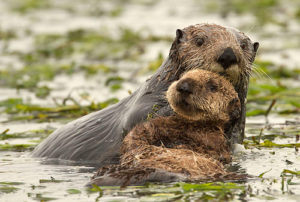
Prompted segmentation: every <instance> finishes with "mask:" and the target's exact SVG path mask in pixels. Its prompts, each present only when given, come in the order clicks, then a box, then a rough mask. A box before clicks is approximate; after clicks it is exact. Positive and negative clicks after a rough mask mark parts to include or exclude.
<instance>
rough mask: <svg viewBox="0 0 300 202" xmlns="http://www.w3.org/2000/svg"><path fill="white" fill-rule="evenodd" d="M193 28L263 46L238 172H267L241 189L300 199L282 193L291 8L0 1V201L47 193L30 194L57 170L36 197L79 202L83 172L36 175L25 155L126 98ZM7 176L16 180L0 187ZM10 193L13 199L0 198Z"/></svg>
mask: <svg viewBox="0 0 300 202" xmlns="http://www.w3.org/2000/svg"><path fill="white" fill-rule="evenodd" d="M198 23H215V24H220V25H223V26H229V27H235V28H237V29H239V30H241V31H242V32H244V33H246V34H247V35H248V36H249V37H250V38H251V39H252V41H258V42H259V43H260V48H259V50H258V55H257V59H256V61H255V64H254V67H253V73H252V78H251V81H250V88H249V94H248V104H247V123H248V124H247V128H246V135H247V137H246V139H245V142H244V145H242V147H243V148H244V149H246V151H244V153H246V154H247V155H245V154H243V155H244V156H243V155H242V156H239V157H237V159H236V165H237V166H236V167H238V168H237V169H242V170H243V169H244V170H245V171H246V172H247V173H250V174H252V175H254V176H259V175H260V174H262V175H261V178H263V177H262V176H263V175H264V172H265V171H268V170H269V172H267V173H266V175H264V176H267V177H268V178H266V179H264V182H252V183H253V184H254V185H253V184H251V183H248V184H246V185H245V186H254V188H252V189H254V190H256V191H257V190H258V194H257V195H258V197H256V198H255V200H262V199H263V200H264V199H267V198H268V197H273V198H274V199H278V200H282V199H284V200H286V199H289V200H294V197H295V192H296V191H298V195H297V194H296V196H299V192H300V188H299V185H298V186H297V185H294V186H290V188H288V187H289V186H288V185H290V184H292V182H293V183H294V184H297V183H299V179H298V178H297V176H299V175H300V174H299V167H300V159H299V154H298V153H297V152H298V147H299V146H300V145H299V142H298V141H299V134H300V119H299V114H300V65H299V64H300V1H299V0H285V1H284V0H254V1H246V0H211V1H204V0H203V1H200V0H185V1H180V0H153V1H151V0H114V1H111V0H1V1H0V154H2V155H3V156H5V158H3V159H1V158H0V164H2V165H3V166H2V168H0V198H1V196H2V197H4V199H5V200H7V201H10V199H11V197H17V198H18V197H19V198H20V199H24V198H26V197H29V199H37V200H42V199H43V197H42V196H43V195H44V193H43V194H41V195H38V194H40V190H35V191H33V190H32V189H30V188H28V187H29V185H34V186H39V185H40V184H41V181H38V179H39V180H40V179H41V177H40V176H43V177H44V178H47V179H50V176H53V175H54V174H53V170H52V172H51V169H54V170H56V175H58V176H59V177H60V178H62V179H67V178H68V179H71V182H63V183H62V186H54V185H52V184H51V183H50V184H49V185H48V184H47V186H46V187H47V188H46V190H44V191H46V192H50V193H55V194H56V195H57V196H56V197H57V198H58V199H59V198H61V197H62V196H64V194H65V193H68V194H70V193H71V194H70V196H69V195H68V197H67V199H66V200H70V201H71V200H74V199H76V200H79V198H81V199H82V200H83V201H85V200H86V199H87V198H86V197H87V196H88V194H83V193H85V192H84V191H83V190H82V189H83V187H82V185H83V184H84V183H85V182H87V181H88V179H89V177H90V176H91V173H89V172H87V171H86V170H85V171H84V172H83V173H84V174H82V175H77V173H78V172H81V171H79V170H78V167H72V166H71V167H68V169H70V170H69V175H68V174H66V172H65V168H64V167H59V166H56V167H51V169H49V165H43V166H44V167H43V166H42V167H41V166H40V164H39V163H40V162H38V161H36V160H32V159H30V158H29V157H28V155H29V153H30V151H31V150H32V149H33V148H34V146H35V145H36V144H38V143H39V142H40V141H42V140H43V139H44V138H45V137H46V136H47V135H49V134H50V133H51V132H52V131H53V130H55V129H56V128H58V127H59V126H61V125H64V124H65V123H67V122H68V121H70V120H73V119H75V118H78V117H81V116H83V115H85V114H88V113H90V112H92V111H96V110H100V109H103V108H104V107H106V106H108V105H110V104H113V103H116V102H118V101H119V100H120V99H122V98H124V97H126V96H128V95H129V94H131V93H132V92H133V91H134V90H136V89H137V88H138V87H139V85H140V84H141V83H142V82H144V81H145V80H146V79H147V78H149V77H150V76H151V75H152V74H153V73H154V72H155V71H156V69H157V68H158V67H159V66H160V65H161V63H162V62H163V60H164V59H165V58H166V57H167V56H168V53H169V49H170V46H171V42H172V41H173V39H174V37H175V31H176V29H178V28H184V27H187V26H189V25H192V24H198ZM275 154H276V155H275ZM275 156H276V157H277V158H276V157H275ZM20 157H22V158H20ZM254 160H255V162H256V163H255V164H253V161H254ZM24 168H27V169H25V170H26V171H25V172H26V175H28V176H30V177H28V179H27V178H26V179H24V177H23V176H24ZM80 169H83V168H81V167H80ZM285 169H289V170H290V171H291V170H292V171H293V172H296V174H295V173H293V172H292V174H291V172H288V171H284V170H285ZM12 170H13V171H12ZM297 172H298V174H297ZM1 173H2V174H1ZM17 173H19V174H17ZM41 173H43V175H42V174H41ZM74 173H75V174H76V175H77V177H74V175H75V174H74ZM7 175H11V176H14V177H13V178H12V179H11V181H13V182H19V181H21V182H20V183H21V184H18V183H17V184H5V183H6V182H7V181H8V179H4V178H5V177H6V176H7ZM286 175H287V176H286ZM282 176H283V177H282ZM293 177H294V180H295V179H297V180H298V181H296V182H294V181H292V180H290V179H291V178H293ZM2 178H3V179H2ZM51 179H52V178H51ZM280 180H281V181H280ZM50 181H51V180H50ZM275 181H276V182H275ZM279 181H280V182H281V183H279ZM1 182H2V183H1ZM9 182H10V181H9ZM46 182H47V181H46ZM266 182H267V183H266ZM288 182H289V183H290V184H288ZM74 183H75V184H77V185H76V186H77V189H75V190H77V191H79V192H80V193H78V192H77V195H76V194H75V198H74V195H72V189H73V187H72V186H73V184H74ZM285 183H286V184H285ZM7 187H11V188H12V189H11V192H10V191H8V193H7V194H5V195H1V192H2V193H6V192H3V190H7ZM61 187H67V188H61ZM13 188H15V189H13ZM66 189H67V190H71V191H69V192H68V191H66ZM1 190H2V191H1ZM20 190H23V191H20ZM270 190H271V191H270ZM272 190H273V191H272ZM274 190H275V191H274ZM73 192H76V191H74V190H73ZM129 192H130V191H129ZM261 192H264V194H260V193H261ZM265 192H267V193H265ZM29 193H30V194H29ZM284 193H288V195H284ZM55 194H54V195H55ZM218 194H220V193H218ZM251 194H252V192H251V193H250V192H249V193H248V192H247V193H246V195H245V197H246V198H247V197H252V196H251ZM117 195H118V194H117ZM201 196H202V195H201ZM236 196H237V195H236V194H233V195H232V197H233V198H234V197H236ZM78 197H79V198H78ZM199 197H200V196H199ZM264 197H265V198H264ZM50 198H51V197H50ZM54 198H55V197H54ZM125 198H126V197H125ZM295 198H296V197H295ZM150 199H153V198H150Z"/></svg>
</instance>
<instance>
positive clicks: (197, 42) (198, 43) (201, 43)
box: [195, 38, 204, 47]
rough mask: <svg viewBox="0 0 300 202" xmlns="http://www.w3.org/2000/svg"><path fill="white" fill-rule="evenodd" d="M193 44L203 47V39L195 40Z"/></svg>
mask: <svg viewBox="0 0 300 202" xmlns="http://www.w3.org/2000/svg"><path fill="white" fill-rule="evenodd" d="M195 42H196V45H197V46H199V47H200V46H202V45H203V43H204V39H203V38H197V39H196V41H195Z"/></svg>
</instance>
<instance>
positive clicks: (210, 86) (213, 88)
mask: <svg viewBox="0 0 300 202" xmlns="http://www.w3.org/2000/svg"><path fill="white" fill-rule="evenodd" d="M207 89H209V90H210V91H211V92H216V91H217V90H218V86H217V84H216V83H215V81H213V80H209V81H208V82H207Z"/></svg>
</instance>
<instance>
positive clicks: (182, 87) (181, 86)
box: [176, 80, 192, 94]
mask: <svg viewBox="0 0 300 202" xmlns="http://www.w3.org/2000/svg"><path fill="white" fill-rule="evenodd" d="M176 90H177V91H178V92H180V93H184V94H191V93H192V88H191V85H190V84H189V82H188V81H184V80H183V81H181V82H179V83H178V84H177V85H176Z"/></svg>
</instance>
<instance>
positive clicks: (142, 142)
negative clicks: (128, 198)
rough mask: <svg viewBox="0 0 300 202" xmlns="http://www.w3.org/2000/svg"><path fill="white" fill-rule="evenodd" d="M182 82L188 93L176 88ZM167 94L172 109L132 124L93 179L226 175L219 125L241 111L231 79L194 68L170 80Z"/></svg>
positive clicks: (114, 181) (117, 181)
mask: <svg viewBox="0 0 300 202" xmlns="http://www.w3.org/2000/svg"><path fill="white" fill-rule="evenodd" d="M183 82H188V83H189V90H190V91H189V93H188V94H183V93H184V92H179V91H178V89H177V88H178V86H179V85H181V83H183ZM208 85H211V86H210V87H209V86H208ZM166 97H167V99H168V101H169V103H170V105H171V107H172V109H173V110H174V111H175V112H176V115H175V116H169V117H157V118H154V119H152V120H150V121H148V122H144V123H143V124H139V125H137V126H136V127H135V128H134V129H133V130H132V131H131V132H130V133H129V134H128V135H127V136H126V137H125V139H124V141H123V144H122V147H121V154H122V156H121V163H120V165H118V166H110V167H104V168H100V169H99V171H98V173H97V174H96V175H95V176H94V180H93V181H92V183H96V184H98V185H124V184H126V185H127V184H143V183H145V182H147V181H167V182H169V181H177V180H182V181H199V180H204V179H218V177H220V176H228V175H230V173H228V172H226V171H225V170H224V167H223V164H222V163H229V162H230V161H231V155H230V148H229V146H228V144H227V141H226V138H225V134H224V127H225V124H226V123H227V122H229V121H230V119H232V118H235V119H236V118H238V114H239V112H240V103H239V99H238V95H237V93H236V92H235V90H234V88H233V86H232V85H231V84H230V82H228V81H227V80H226V79H224V78H223V77H221V76H219V75H217V74H215V73H212V72H208V71H205V70H193V71H189V72H187V73H186V74H185V75H183V76H182V78H181V79H180V80H179V81H176V82H174V83H173V84H172V85H171V86H170V87H169V89H168V91H167V96H166ZM182 102H184V103H186V104H184V105H182V104H181V103H182ZM187 106H188V107H187Z"/></svg>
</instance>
